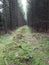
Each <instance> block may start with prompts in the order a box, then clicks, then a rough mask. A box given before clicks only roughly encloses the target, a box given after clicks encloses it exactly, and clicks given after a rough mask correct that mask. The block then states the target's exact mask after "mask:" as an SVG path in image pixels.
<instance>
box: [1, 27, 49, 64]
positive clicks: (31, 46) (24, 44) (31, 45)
mask: <svg viewBox="0 0 49 65" xmlns="http://www.w3.org/2000/svg"><path fill="white" fill-rule="evenodd" d="M0 39H1V38H0ZM6 39H7V38H5V39H4V40H6ZM8 39H9V41H10V42H6V44H5V43H3V44H5V45H4V47H2V49H1V52H2V53H1V54H0V55H1V57H0V65H49V38H48V37H47V36H46V35H45V34H41V33H34V32H31V29H30V28H29V27H28V26H23V27H21V28H18V29H17V30H16V31H15V32H14V33H13V34H12V36H11V37H9V38H8ZM1 42H2V41H1ZM4 42H5V41H4Z"/></svg>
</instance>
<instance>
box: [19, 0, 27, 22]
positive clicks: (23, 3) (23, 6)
mask: <svg viewBox="0 0 49 65" xmlns="http://www.w3.org/2000/svg"><path fill="white" fill-rule="evenodd" d="M18 4H19V7H20V8H21V10H22V14H23V15H24V19H25V21H26V23H27V0H18Z"/></svg>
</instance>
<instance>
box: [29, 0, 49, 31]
mask: <svg viewBox="0 0 49 65" xmlns="http://www.w3.org/2000/svg"><path fill="white" fill-rule="evenodd" d="M28 4H29V8H28V22H29V23H28V24H29V25H30V26H32V27H33V28H35V29H36V30H37V31H38V30H41V28H42V29H43V30H44V29H46V30H47V25H48V23H49V16H48V12H49V11H48V9H49V8H48V4H49V2H48V0H30V1H28Z"/></svg>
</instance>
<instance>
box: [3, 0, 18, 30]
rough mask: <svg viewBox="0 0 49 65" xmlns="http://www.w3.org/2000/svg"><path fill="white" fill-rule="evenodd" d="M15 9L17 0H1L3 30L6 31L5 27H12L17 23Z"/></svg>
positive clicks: (16, 9) (16, 8)
mask: <svg viewBox="0 0 49 65" xmlns="http://www.w3.org/2000/svg"><path fill="white" fill-rule="evenodd" d="M17 11H18V7H17V0H3V22H4V28H5V31H7V29H14V28H16V26H17V25H18V21H17Z"/></svg>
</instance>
